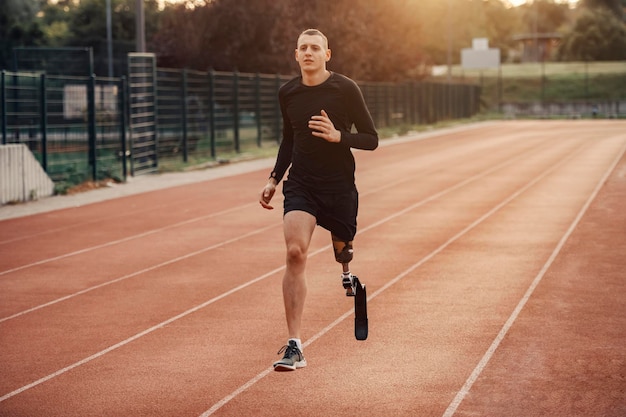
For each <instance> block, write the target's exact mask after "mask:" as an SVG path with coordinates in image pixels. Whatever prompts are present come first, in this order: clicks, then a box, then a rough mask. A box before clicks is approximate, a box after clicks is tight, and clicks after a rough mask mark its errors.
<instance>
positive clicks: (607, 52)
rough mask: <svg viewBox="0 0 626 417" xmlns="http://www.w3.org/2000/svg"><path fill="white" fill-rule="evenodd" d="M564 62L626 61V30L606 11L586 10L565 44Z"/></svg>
mask: <svg viewBox="0 0 626 417" xmlns="http://www.w3.org/2000/svg"><path fill="white" fill-rule="evenodd" d="M558 57H559V59H560V60H563V61H619V60H626V26H625V25H624V23H623V22H622V21H621V20H620V19H618V18H617V17H616V16H615V15H614V14H613V13H612V12H611V11H609V10H608V9H606V8H602V7H601V8H597V9H586V10H583V11H582V12H581V14H580V16H579V17H578V19H577V20H576V22H575V24H574V26H573V27H572V29H571V30H570V31H569V32H567V33H566V34H565V35H564V37H563V39H562V42H561V46H560V48H559V51H558Z"/></svg>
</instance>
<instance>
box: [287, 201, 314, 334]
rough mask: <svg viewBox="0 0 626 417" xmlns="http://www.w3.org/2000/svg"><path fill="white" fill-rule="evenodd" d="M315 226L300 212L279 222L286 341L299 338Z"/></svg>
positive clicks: (309, 216) (311, 218)
mask: <svg viewBox="0 0 626 417" xmlns="http://www.w3.org/2000/svg"><path fill="white" fill-rule="evenodd" d="M315 224H316V220H315V217H314V216H312V215H311V214H309V213H307V212H304V211H290V212H288V213H287V214H285V217H284V219H283V228H284V233H285V244H286V247H287V256H286V269H285V275H284V276H283V301H284V303H285V318H286V319H287V329H288V331H289V338H294V339H300V329H301V323H302V312H303V311H304V300H305V299H306V293H307V287H306V276H305V267H306V260H307V254H308V250H309V244H310V243H311V236H312V235H313V231H314V230H315Z"/></svg>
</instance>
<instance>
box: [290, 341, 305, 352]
mask: <svg viewBox="0 0 626 417" xmlns="http://www.w3.org/2000/svg"><path fill="white" fill-rule="evenodd" d="M289 340H293V341H294V342H296V346H297V347H298V349H300V352H302V342H301V341H300V339H293V338H292V339H289ZM287 344H289V342H287Z"/></svg>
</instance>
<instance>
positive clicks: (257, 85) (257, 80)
mask: <svg viewBox="0 0 626 417" xmlns="http://www.w3.org/2000/svg"><path fill="white" fill-rule="evenodd" d="M254 95H255V98H254V101H255V113H256V144H257V146H258V147H259V148H260V147H261V145H262V140H263V139H262V138H261V134H262V129H261V75H260V74H259V73H258V72H257V73H256V78H255V89H254Z"/></svg>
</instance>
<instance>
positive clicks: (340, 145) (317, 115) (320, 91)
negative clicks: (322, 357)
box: [259, 29, 378, 371]
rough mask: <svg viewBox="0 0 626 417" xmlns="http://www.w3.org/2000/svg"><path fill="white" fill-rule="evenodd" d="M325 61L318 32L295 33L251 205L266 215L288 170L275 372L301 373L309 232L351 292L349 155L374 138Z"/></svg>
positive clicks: (347, 87) (348, 86) (354, 94)
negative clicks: (321, 235) (274, 130)
mask: <svg viewBox="0 0 626 417" xmlns="http://www.w3.org/2000/svg"><path fill="white" fill-rule="evenodd" d="M330 57H331V51H330V49H329V48H328V39H327V38H326V36H324V34H323V33H322V32H320V31H319V30H317V29H308V30H305V31H304V32H302V33H301V34H300V36H299V37H298V41H297V49H296V51H295V58H296V61H297V62H298V64H299V66H300V76H298V77H296V78H294V79H292V80H290V81H289V82H287V83H286V84H285V85H283V86H282V87H281V88H280V90H279V92H278V99H279V102H280V108H281V112H282V117H283V137H282V142H281V144H280V147H279V150H278V155H277V157H276V164H275V165H274V169H273V171H272V173H271V175H270V178H269V180H268V182H267V184H266V185H265V187H264V188H263V190H262V191H261V196H260V199H259V202H260V204H261V206H263V207H264V208H266V209H273V207H272V206H271V205H270V201H271V199H272V197H273V196H274V193H275V191H276V186H277V185H278V183H279V182H280V181H281V179H282V178H283V176H284V175H285V173H286V171H287V169H288V168H289V167H290V166H291V168H290V169H289V174H288V177H287V180H285V182H284V183H283V194H284V197H285V200H284V217H283V229H284V235H285V244H286V249H287V254H286V269H285V275H284V277H283V284H282V285H283V300H284V304H285V317H286V320H287V330H288V333H289V335H288V336H289V339H288V341H287V345H285V346H284V347H283V348H282V349H281V350H280V351H279V354H281V353H283V354H284V355H283V358H282V359H280V360H279V361H277V362H275V363H274V369H275V370H276V371H290V370H295V369H297V368H303V367H305V366H306V359H305V358H304V355H303V353H302V342H301V322H302V312H303V310H304V301H305V298H306V293H307V286H306V278H305V266H306V260H307V254H308V249H309V244H310V242H311V237H312V235H313V230H314V229H315V226H316V225H320V226H322V227H323V228H325V229H327V230H329V231H330V233H331V238H332V242H333V248H334V252H335V259H336V260H337V262H339V263H341V264H342V266H343V273H342V284H343V285H344V288H346V290H347V293H348V295H352V294H351V292H352V291H354V287H353V286H352V275H351V274H350V269H349V263H350V261H351V260H352V252H353V250H352V241H353V239H354V236H355V234H356V224H357V222H356V218H357V211H358V192H357V189H356V186H355V181H354V172H355V161H354V156H353V155H352V152H351V150H350V149H351V148H356V149H365V150H374V149H376V148H377V147H378V133H377V132H376V128H375V127H374V122H373V121H372V117H371V116H370V113H369V111H368V109H367V106H366V105H365V100H364V99H363V95H362V94H361V90H360V89H359V87H358V86H357V84H356V83H355V82H354V81H352V80H351V79H349V78H348V77H346V76H343V75H341V74H338V73H334V72H331V71H329V70H327V69H326V63H327V62H328V61H329V60H330ZM353 126H354V127H355V128H356V132H353V130H352V127H353Z"/></svg>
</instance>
